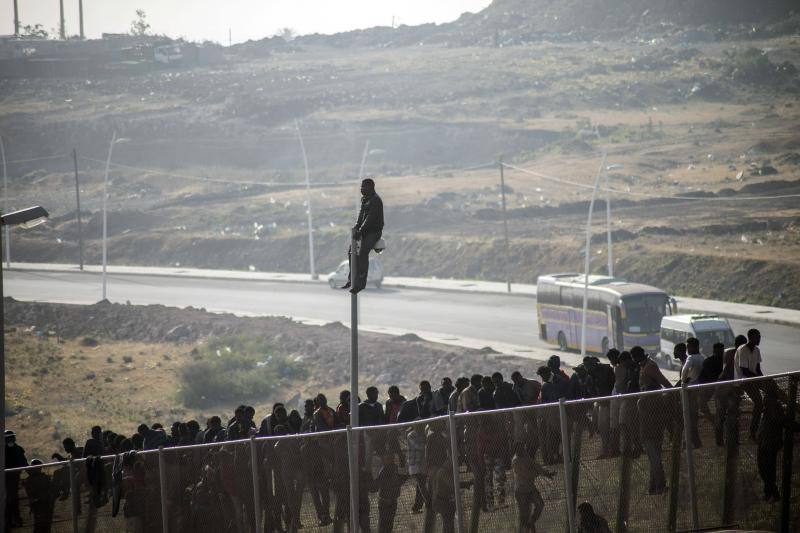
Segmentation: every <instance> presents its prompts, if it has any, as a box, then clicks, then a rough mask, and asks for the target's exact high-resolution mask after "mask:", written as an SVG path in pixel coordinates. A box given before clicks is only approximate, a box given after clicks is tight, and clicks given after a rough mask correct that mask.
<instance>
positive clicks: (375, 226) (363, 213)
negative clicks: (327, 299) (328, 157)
mask: <svg viewBox="0 0 800 533" xmlns="http://www.w3.org/2000/svg"><path fill="white" fill-rule="evenodd" d="M352 231H353V239H354V240H356V241H359V242H358V245H357V249H356V261H357V267H358V279H357V280H355V282H354V281H353V279H352V272H353V257H352V250H350V251H348V255H349V257H350V272H351V276H350V280H349V281H348V282H347V283H346V284H345V286H344V287H342V288H343V289H348V288H349V289H350V292H351V293H353V294H356V293H358V292H361V290H363V289H364V287H366V286H367V271H368V270H369V253H370V252H371V251H372V249H373V248H374V247H375V245H376V244H377V243H378V241H379V240H380V238H381V234H382V232H383V201H382V200H381V197H380V196H378V193H376V192H375V182H374V181H373V180H372V179H370V178H366V179H364V180H363V181H362V182H361V209H360V210H359V212H358V220H356V225H355V226H353V230H352Z"/></svg>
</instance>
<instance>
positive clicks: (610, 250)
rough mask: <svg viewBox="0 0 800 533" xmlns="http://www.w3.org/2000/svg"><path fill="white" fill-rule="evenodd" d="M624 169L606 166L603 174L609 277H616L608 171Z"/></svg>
mask: <svg viewBox="0 0 800 533" xmlns="http://www.w3.org/2000/svg"><path fill="white" fill-rule="evenodd" d="M618 168H623V165H619V164H617V165H604V166H603V174H605V178H606V179H605V183H606V185H605V189H606V236H607V238H608V275H609V277H612V278H613V277H614V251H613V246H612V243H611V199H610V195H611V191H610V190H609V188H608V171H609V170H615V169H618Z"/></svg>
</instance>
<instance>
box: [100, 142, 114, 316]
mask: <svg viewBox="0 0 800 533" xmlns="http://www.w3.org/2000/svg"><path fill="white" fill-rule="evenodd" d="M116 142H117V132H116V131H114V133H113V134H112V135H111V143H110V144H109V145H108V158H107V159H106V174H105V178H104V179H103V298H102V299H103V300H105V299H106V295H107V291H106V288H107V282H106V270H107V267H108V212H107V204H108V171H109V169H110V167H111V154H112V152H113V151H114V143H116Z"/></svg>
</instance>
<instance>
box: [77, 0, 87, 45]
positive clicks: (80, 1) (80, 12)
mask: <svg viewBox="0 0 800 533" xmlns="http://www.w3.org/2000/svg"><path fill="white" fill-rule="evenodd" d="M78 23H79V24H80V28H81V40H84V39H86V34H85V33H84V32H83V0H78Z"/></svg>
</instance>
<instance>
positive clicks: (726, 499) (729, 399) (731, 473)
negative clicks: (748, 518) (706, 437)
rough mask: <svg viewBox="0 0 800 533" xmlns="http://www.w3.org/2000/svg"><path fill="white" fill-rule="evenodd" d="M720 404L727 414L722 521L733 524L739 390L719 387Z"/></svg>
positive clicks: (737, 461) (737, 458) (737, 475)
mask: <svg viewBox="0 0 800 533" xmlns="http://www.w3.org/2000/svg"><path fill="white" fill-rule="evenodd" d="M716 392H717V395H721V397H722V398H721V401H720V402H719V404H720V405H721V408H722V409H723V412H724V414H725V425H724V428H723V435H724V439H725V485H724V487H725V488H724V490H723V495H722V523H723V524H731V523H733V521H734V516H735V503H736V502H735V498H736V485H737V481H738V478H739V474H738V471H739V398H738V395H739V394H738V390H736V389H733V388H731V387H725V388H722V387H720V388H718V389H717V391H716Z"/></svg>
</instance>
